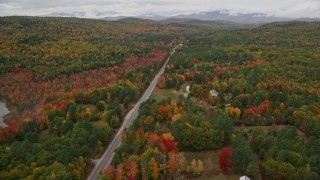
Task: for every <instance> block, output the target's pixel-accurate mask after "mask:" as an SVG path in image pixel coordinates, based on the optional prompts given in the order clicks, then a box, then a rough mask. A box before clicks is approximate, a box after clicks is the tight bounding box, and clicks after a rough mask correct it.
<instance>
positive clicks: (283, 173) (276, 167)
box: [262, 159, 296, 180]
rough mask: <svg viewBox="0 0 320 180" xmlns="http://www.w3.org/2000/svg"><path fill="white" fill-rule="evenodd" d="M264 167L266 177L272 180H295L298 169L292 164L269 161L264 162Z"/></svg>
mask: <svg viewBox="0 0 320 180" xmlns="http://www.w3.org/2000/svg"><path fill="white" fill-rule="evenodd" d="M262 167H263V169H264V172H265V173H266V175H267V176H269V177H271V178H272V179H276V180H277V179H279V180H281V179H295V178H294V177H295V176H296V174H295V172H296V169H295V168H294V167H293V166H292V165H291V164H290V163H286V162H282V161H275V160H273V159H268V160H267V161H265V162H263V164H262Z"/></svg>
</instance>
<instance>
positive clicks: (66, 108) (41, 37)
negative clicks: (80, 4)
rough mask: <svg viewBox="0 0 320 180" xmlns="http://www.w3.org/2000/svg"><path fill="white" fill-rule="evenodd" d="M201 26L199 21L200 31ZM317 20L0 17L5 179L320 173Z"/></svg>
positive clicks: (0, 147)
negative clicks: (109, 152)
mask: <svg viewBox="0 0 320 180" xmlns="http://www.w3.org/2000/svg"><path fill="white" fill-rule="evenodd" d="M191 22H192V23H191ZM319 29H320V23H319V22H302V21H301V22H299V21H292V22H275V23H270V24H264V25H260V26H258V27H256V25H250V26H249V25H248V26H247V27H246V26H243V25H239V24H236V23H234V24H233V23H228V24H227V25H226V24H221V23H219V22H213V21H212V22H207V21H206V22H205V24H203V22H196V21H188V23H184V21H181V22H171V21H168V22H160V21H152V20H141V19H134V18H128V19H123V20H119V21H103V20H93V19H78V18H54V17H1V18H0V100H1V101H4V102H6V104H7V106H8V107H9V109H10V111H11V113H10V114H9V115H7V116H5V122H6V123H7V124H8V126H7V127H0V154H1V155H0V179H12V180H13V179H24V178H27V179H85V178H86V177H87V176H88V174H89V173H90V171H91V170H92V169H93V167H94V160H96V159H99V158H100V157H101V155H102V154H103V153H104V151H105V150H106V148H107V147H108V145H109V143H110V142H111V140H112V139H113V137H114V135H115V134H116V132H117V131H118V130H119V128H120V127H121V125H122V122H123V120H124V117H125V115H126V114H127V113H128V112H129V111H130V109H131V108H132V107H133V106H134V105H135V103H136V102H137V101H138V100H139V98H140V97H141V96H142V94H143V93H144V91H145V90H146V88H147V87H148V86H149V84H150V82H151V81H152V80H153V78H154V76H155V75H156V74H157V73H158V71H159V70H160V68H161V67H162V66H163V64H164V63H165V61H166V60H167V58H168V56H169V55H170V53H171V52H172V50H173V49H174V48H175V47H178V48H177V49H176V52H175V53H174V54H173V56H172V57H171V59H170V61H169V62H168V64H167V65H166V69H165V72H164V74H163V75H162V76H161V77H160V78H159V79H158V84H157V87H156V88H155V90H154V92H153V94H152V95H151V97H150V98H149V99H148V100H147V101H146V102H144V103H142V104H141V106H140V109H139V114H138V117H137V118H136V119H135V120H134V122H133V124H132V125H131V127H130V128H129V129H127V130H126V131H125V133H124V134H123V135H122V138H121V146H120V147H119V148H118V149H117V150H116V151H115V155H114V157H113V160H112V163H111V165H110V166H108V167H106V168H105V169H104V170H103V171H102V172H101V174H100V176H99V179H108V180H109V179H182V178H187V179H194V178H199V179H212V178H222V179H223V178H229V179H238V178H239V177H240V176H242V175H246V176H248V177H250V178H252V179H257V178H260V177H262V179H265V178H267V179H319V178H320V148H319V147H320V97H319V96H320V33H319Z"/></svg>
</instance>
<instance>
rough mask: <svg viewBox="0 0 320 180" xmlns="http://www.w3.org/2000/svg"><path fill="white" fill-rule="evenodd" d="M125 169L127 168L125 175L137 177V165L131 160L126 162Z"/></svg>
mask: <svg viewBox="0 0 320 180" xmlns="http://www.w3.org/2000/svg"><path fill="white" fill-rule="evenodd" d="M124 167H125V169H126V170H127V177H128V178H132V179H133V178H135V177H137V173H138V165H137V164H136V163H135V162H133V161H131V162H127V163H126V164H125V165H124Z"/></svg>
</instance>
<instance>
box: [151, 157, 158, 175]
mask: <svg viewBox="0 0 320 180" xmlns="http://www.w3.org/2000/svg"><path fill="white" fill-rule="evenodd" d="M149 166H151V169H152V173H151V176H152V178H153V179H154V180H156V179H158V177H159V166H158V163H157V161H156V159H155V158H154V157H152V158H151V159H150V161H149Z"/></svg>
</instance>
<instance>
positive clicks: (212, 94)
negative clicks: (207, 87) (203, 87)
mask: <svg viewBox="0 0 320 180" xmlns="http://www.w3.org/2000/svg"><path fill="white" fill-rule="evenodd" d="M210 94H211V96H213V97H217V96H218V94H219V93H218V92H217V91H216V90H215V89H213V90H211V91H210Z"/></svg>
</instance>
